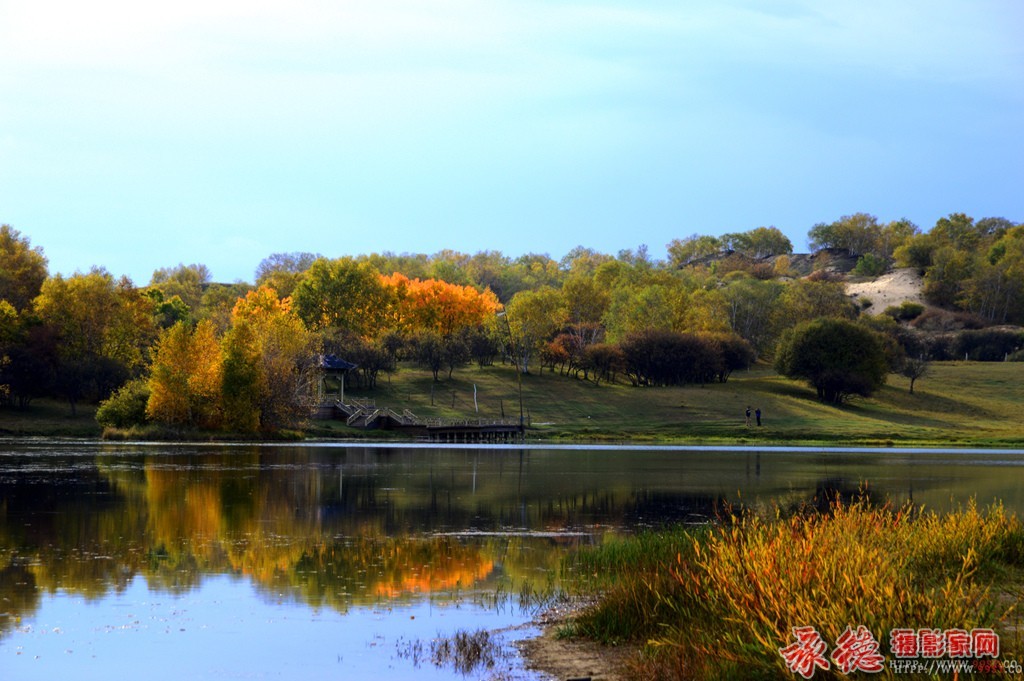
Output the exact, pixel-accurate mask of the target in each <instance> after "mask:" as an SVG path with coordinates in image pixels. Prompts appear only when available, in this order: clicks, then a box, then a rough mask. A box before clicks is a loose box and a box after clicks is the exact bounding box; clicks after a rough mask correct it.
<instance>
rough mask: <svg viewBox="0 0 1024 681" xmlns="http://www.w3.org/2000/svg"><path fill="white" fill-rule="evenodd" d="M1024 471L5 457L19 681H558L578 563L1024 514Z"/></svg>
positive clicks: (700, 454) (781, 453)
mask: <svg viewBox="0 0 1024 681" xmlns="http://www.w3.org/2000/svg"><path fill="white" fill-rule="evenodd" d="M1021 482H1024V452H1022V451H998V450H958V451H942V450H913V451H911V450H898V449H883V450H853V449H850V450H842V449H836V450H830V451H822V450H809V449H796V448H792V449H790V448H774V449H762V450H758V449H737V448H679V447H637V448H624V447H526V448H520V447H451V446H449V447H434V446H364V445H349V444H345V445H338V444H299V445H249V444H244V445H223V444H218V445H196V444H187V445H178V444H120V443H119V444H107V443H90V442H73V441H52V440H4V441H0V678H2V679H5V680H6V681H21V680H27V679H40V680H43V679H55V678H69V679H75V680H76V681H78V680H82V679H104V681H106V680H107V679H110V678H147V679H181V678H191V679H362V678H373V679H378V680H384V679H404V678H409V677H410V676H412V675H415V676H416V677H417V678H421V677H422V678H433V679H462V678H505V679H531V678H537V677H536V676H535V675H534V674H533V673H532V672H529V671H527V670H524V669H523V668H522V665H521V661H520V660H518V659H517V658H516V657H515V656H507V657H503V656H500V655H499V656H498V657H497V659H496V660H495V661H494V666H493V667H490V668H478V669H476V670H472V671H471V672H470V673H469V674H468V675H466V676H464V675H463V674H462V672H461V671H460V670H459V669H456V668H455V667H454V665H452V664H450V663H447V664H445V663H442V664H440V665H435V664H432V663H431V662H430V657H431V642H436V641H438V640H444V639H446V638H447V637H451V636H453V635H454V634H455V633H456V632H459V631H471V632H472V631H477V630H481V629H483V630H487V631H492V632H497V634H496V637H497V639H498V640H499V641H501V642H504V643H506V644H507V643H510V642H511V641H513V640H515V639H517V638H522V637H525V636H530V635H533V634H535V633H536V631H535V630H533V629H532V628H531V627H530V625H529V622H530V620H531V618H532V615H533V614H534V607H535V604H536V600H535V599H534V598H532V597H531V594H534V593H542V592H548V591H550V590H552V589H554V588H557V586H558V565H559V562H560V560H561V559H562V557H563V556H564V555H566V553H567V552H570V551H574V550H577V549H578V548H579V547H581V546H587V545H592V544H597V543H600V542H602V541H604V540H606V539H608V538H610V537H614V536H616V535H620V534H628V533H633V532H636V531H638V530H641V529H644V528H651V527H658V526H661V525H664V524H666V523H674V522H688V523H700V522H705V521H706V520H707V519H709V518H713V517H714V515H715V514H716V513H717V512H718V511H719V510H720V509H722V508H723V507H725V506H726V505H727V504H742V505H746V506H760V507H767V506H769V505H771V504H774V503H779V504H782V505H786V506H789V505H796V504H800V503H806V502H809V501H811V500H813V499H814V498H815V497H821V496H826V495H833V494H835V493H844V494H849V493H853V492H856V491H857V490H866V491H867V493H868V494H870V495H872V496H873V497H875V498H878V499H885V498H888V499H892V500H894V501H896V502H903V501H913V502H914V503H915V504H923V505H925V507H926V508H932V509H936V510H939V511H943V510H948V509H950V508H953V507H954V506H956V505H957V504H962V503H965V502H967V501H968V500H969V499H971V498H976V499H977V501H978V503H979V504H981V505H984V504H987V503H989V502H991V501H992V500H994V499H999V500H1002V501H1003V502H1004V504H1005V505H1006V506H1007V508H1008V509H1010V510H1012V511H1014V512H1016V513H1017V514H1018V515H1024V491H1022V489H1024V485H1021ZM500 649H502V650H506V651H507V650H509V648H507V646H506V647H501V648H500Z"/></svg>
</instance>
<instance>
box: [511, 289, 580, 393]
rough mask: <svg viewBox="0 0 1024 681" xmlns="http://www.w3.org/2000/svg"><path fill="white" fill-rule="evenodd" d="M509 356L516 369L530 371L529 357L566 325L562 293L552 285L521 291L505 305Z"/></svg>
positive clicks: (524, 371)
mask: <svg viewBox="0 0 1024 681" xmlns="http://www.w3.org/2000/svg"><path fill="white" fill-rule="evenodd" d="M505 312H506V314H505V321H506V323H507V325H508V326H507V328H508V331H509V335H510V339H509V343H510V345H511V350H512V355H513V356H514V357H516V364H517V366H518V367H519V370H520V371H521V372H522V373H524V374H526V373H529V367H530V360H531V358H532V357H533V356H534V355H535V354H537V353H539V352H540V349H541V347H542V346H543V345H544V343H546V342H547V341H549V340H551V338H553V337H554V335H555V333H557V332H558V330H559V329H560V328H562V326H563V325H564V324H565V322H566V319H567V315H566V310H565V305H564V301H563V300H562V295H561V292H560V291H558V290H557V289H554V288H551V287H543V288H541V289H538V290H536V291H521V292H519V293H517V294H516V295H515V297H514V298H513V299H512V300H511V301H510V302H509V304H508V306H507V307H506V308H505Z"/></svg>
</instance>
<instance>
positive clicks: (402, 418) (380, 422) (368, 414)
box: [315, 400, 526, 444]
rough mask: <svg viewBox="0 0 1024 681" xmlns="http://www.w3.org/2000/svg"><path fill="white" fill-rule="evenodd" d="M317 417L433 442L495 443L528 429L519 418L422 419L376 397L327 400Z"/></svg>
mask: <svg viewBox="0 0 1024 681" xmlns="http://www.w3.org/2000/svg"><path fill="white" fill-rule="evenodd" d="M315 418H321V419H329V418H333V419H338V420H344V421H345V423H346V424H348V425H350V426H352V427H353V428H362V429H365V430H375V429H378V428H379V429H381V430H400V431H403V432H406V433H408V434H409V435H410V436H412V437H415V438H422V439H425V440H428V441H430V442H442V443H449V444H456V443H494V444H504V443H513V442H522V441H523V439H524V436H525V433H526V428H525V426H524V424H523V422H522V421H521V420H520V419H518V418H502V419H421V418H419V417H417V416H416V415H415V414H413V413H412V412H411V411H409V410H408V409H404V410H402V411H401V412H397V411H395V410H394V409H390V408H386V407H384V408H379V407H377V406H376V404H375V403H374V402H373V401H372V400H353V401H352V402H351V403H347V404H346V403H344V402H341V401H340V400H338V401H334V402H325V403H322V404H321V405H320V407H319V408H318V409H317V410H316V416H315Z"/></svg>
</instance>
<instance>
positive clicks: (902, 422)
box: [0, 362, 1024, 447]
mask: <svg viewBox="0 0 1024 681" xmlns="http://www.w3.org/2000/svg"><path fill="white" fill-rule="evenodd" d="M474 384H475V385H476V391H477V406H478V408H479V411H477V410H476V409H475V408H474V403H473V386H474ZM522 386H523V409H524V414H525V416H526V418H527V422H528V423H529V425H530V429H529V431H528V435H527V437H528V439H530V440H548V441H563V442H609V443H611V442H641V443H652V442H667V443H692V444H727V443H740V444H744V443H747V444H757V443H764V444H814V443H830V444H861V445H889V444H891V445H896V446H899V445H929V444H930V445H954V446H967V445H975V446H992V447H1021V446H1024V363H1014V362H1010V363H1004V362H998V363H983V362H948V363H936V364H934V365H933V366H932V370H931V373H929V374H928V375H927V376H925V377H924V378H922V379H920V380H919V381H918V382H917V384H916V385H915V389H914V394H913V395H911V394H909V392H908V387H909V385H908V381H907V379H904V378H902V377H899V376H895V375H890V376H889V383H888V385H886V386H885V387H884V388H883V389H882V390H881V391H880V392H879V393H878V394H877V395H875V396H874V397H872V398H870V399H857V400H854V401H853V402H851V403H849V404H847V405H845V406H843V407H841V408H836V407H832V406H828V405H824V404H821V403H819V402H818V401H817V399H816V398H815V394H814V391H813V390H811V389H810V388H809V387H807V386H806V385H805V384H803V383H800V382H795V381H790V380H788V379H785V378H782V377H780V376H778V375H776V374H775V373H774V372H773V371H772V370H771V369H770V368H767V367H763V366H759V367H755V368H753V369H752V370H750V371H740V372H737V373H735V374H733V376H732V378H730V379H729V382H728V383H725V384H718V383H716V384H709V385H706V386H685V387H681V388H633V387H631V386H628V385H621V384H619V385H609V384H604V383H602V384H601V385H600V386H596V385H594V384H593V383H592V382H588V381H581V380H577V379H573V378H568V377H565V376H561V375H559V374H557V373H550V372H547V371H545V372H543V373H536V372H535V373H533V374H529V375H526V376H523V381H522ZM431 392H433V404H431ZM346 397H364V398H367V399H373V400H375V401H376V403H377V405H378V406H381V407H391V408H394V409H397V410H402V409H409V410H411V411H412V412H413V413H415V414H416V415H417V416H420V417H444V418H476V417H478V416H479V418H484V419H489V418H497V417H499V416H502V414H504V416H506V417H510V418H514V417H517V416H518V415H519V399H518V389H517V385H516V375H515V372H514V371H513V370H512V368H511V367H509V366H500V365H499V366H494V367H487V368H483V369H480V368H476V367H467V368H464V369H461V370H459V371H456V372H455V376H454V377H453V378H452V379H451V380H444V381H441V382H440V383H436V384H434V383H433V382H432V380H431V376H430V373H429V372H428V371H425V370H421V369H418V368H416V367H411V366H403V367H402V368H401V369H400V370H399V371H398V372H396V373H395V374H394V375H392V376H391V378H390V380H389V378H388V377H387V376H386V375H383V376H382V377H381V379H380V383H379V386H378V388H377V389H376V390H374V391H369V392H366V391H355V390H351V389H350V390H349V391H348V392H347V393H346ZM747 405H750V406H751V407H752V408H755V407H760V408H761V410H762V412H763V423H764V425H763V426H762V427H761V428H757V427H751V428H746V427H745V426H744V425H743V412H744V410H745V409H746V406H747ZM94 415H95V406H90V405H79V408H78V415H77V416H76V417H72V416H71V412H70V409H69V407H68V405H67V404H66V403H63V402H55V401H49V400H37V401H35V402H33V403H32V405H31V407H30V408H29V409H28V410H25V411H22V410H18V409H12V408H2V409H0V434H5V435H45V436H71V437H98V436H99V435H100V432H101V429H100V428H99V426H98V425H96V421H95V419H94ZM308 435H310V436H312V437H330V438H367V437H371V438H388V437H396V434H395V433H388V432H386V431H361V430H356V429H353V428H349V427H347V426H345V425H344V423H343V422H339V421H316V422H313V424H312V426H311V428H310V430H309V431H308Z"/></svg>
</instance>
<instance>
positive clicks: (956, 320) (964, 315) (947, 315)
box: [911, 307, 985, 332]
mask: <svg viewBox="0 0 1024 681" xmlns="http://www.w3.org/2000/svg"><path fill="white" fill-rule="evenodd" d="M911 326H913V327H914V328H915V329H920V330H921V331H932V332H938V331H959V330H961V329H981V328H984V327H985V320H983V319H982V318H981V317H979V316H977V315H974V314H970V313H969V312H950V311H949V310H942V309H939V308H936V307H931V308H928V309H926V310H925V311H924V312H922V313H921V314H920V315H918V316H917V317H916V318H915V319H914V320H913V321H912V322H911Z"/></svg>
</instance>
